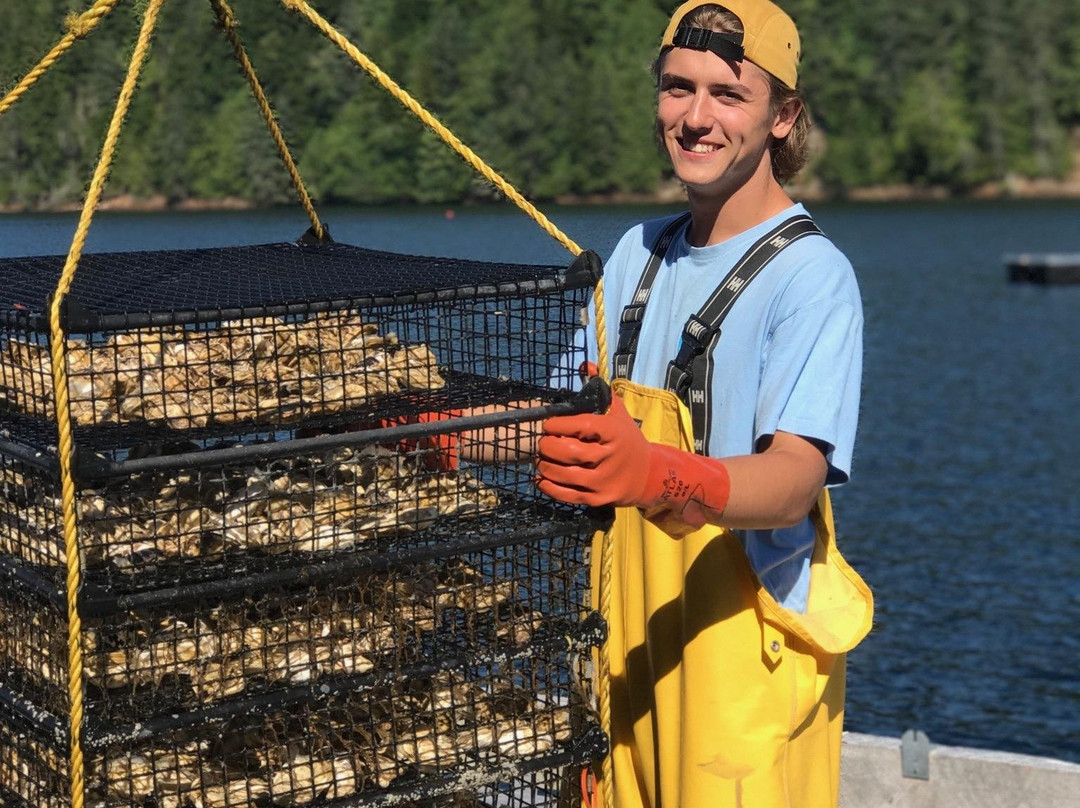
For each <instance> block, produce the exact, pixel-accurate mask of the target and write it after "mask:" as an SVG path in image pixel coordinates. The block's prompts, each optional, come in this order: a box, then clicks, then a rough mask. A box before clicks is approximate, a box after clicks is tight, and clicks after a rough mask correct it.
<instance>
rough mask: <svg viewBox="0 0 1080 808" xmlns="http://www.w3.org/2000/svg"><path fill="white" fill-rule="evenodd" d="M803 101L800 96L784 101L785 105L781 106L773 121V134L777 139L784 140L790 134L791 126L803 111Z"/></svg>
mask: <svg viewBox="0 0 1080 808" xmlns="http://www.w3.org/2000/svg"><path fill="white" fill-rule="evenodd" d="M802 108H803V102H802V101H801V100H800V99H798V98H792V99H790V100H788V101H786V102H785V103H784V106H782V107H780V111H779V112H777V113H776V120H774V121H773V126H772V136H773V137H774V138H776V139H777V140H783V139H784V138H786V137H787V136H788V133H789V132H790V131H791V128H792V127H793V126H795V121H796V120H797V119H798V117H799V113H800V112H802Z"/></svg>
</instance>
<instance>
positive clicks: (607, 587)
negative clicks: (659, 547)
mask: <svg viewBox="0 0 1080 808" xmlns="http://www.w3.org/2000/svg"><path fill="white" fill-rule="evenodd" d="M593 309H594V310H595V312H596V345H597V356H596V364H597V368H598V369H599V371H600V378H601V379H603V380H604V381H606V382H610V381H611V376H610V369H609V366H608V350H607V320H606V318H605V316H604V279H603V278H601V279H600V281H599V282H598V283H597V284H596V290H595V291H594V292H593ZM613 548H614V541H613V539H612V535H611V530H610V529H609V530H605V531H604V535H603V537H602V538H601V540H600V581H599V589H600V591H599V593H598V601H599V604H600V616H601V617H602V618H603V620H604V624H605V625H607V624H608V622H609V617H610V615H611V573H612V566H613V560H612V555H613V553H612V550H613ZM597 667H598V670H597V684H596V690H597V699H598V701H599V705H598V706H599V708H600V727H601V728H602V729H603V730H604V733H605V734H606V735H607V737H608V743H609V744H610V743H611V657H610V649H609V647H608V639H607V638H605V639H604V642H603V644H602V645H601V646H600V653H599V664H598V666H597ZM600 768H601V776H600V778H599V779H600V782H601V783H602V784H603V785H602V787H603V791H604V805H605V806H606V808H614V805H615V788H614V783H615V778H614V771H613V769H612V762H611V749H610V748H609V749H608V753H607V754H606V755H604V758H603V760H602V761H601V762H600Z"/></svg>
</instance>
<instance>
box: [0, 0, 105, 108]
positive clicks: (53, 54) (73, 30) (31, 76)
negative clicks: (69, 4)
mask: <svg viewBox="0 0 1080 808" xmlns="http://www.w3.org/2000/svg"><path fill="white" fill-rule="evenodd" d="M119 2H120V0H97V2H96V3H94V5H93V6H91V7H90V8H89V9H88V10H87V11H85V12H83V13H82V14H75V13H74V12H72V13H71V14H69V15H68V16H67V18H66V19H65V20H64V25H65V26H66V27H67V33H66V34H64V36H63V37H62V38H61V39H60V41H59V42H57V43H56V45H55V46H54V47H53V49H52V50H51V51H49V52H48V53H47V54H46V55H45V57H44V58H43V59H42V60H41V61H40V62H38V63H37V65H36V66H35V67H34V68H33V70H31V71H30V72H29V73H27V74H26V76H25V77H24V78H23V80H22V81H20V82H19V83H18V84H17V85H16V86H15V89H13V90H12V91H11V92H9V93H8V94H7V95H5V96H4V97H3V99H0V115H3V114H4V113H5V112H7V111H8V109H10V108H11V107H12V106H14V105H15V102H16V101H18V100H19V99H20V98H22V96H23V95H24V94H25V93H26V91H27V90H29V89H30V88H31V87H32V86H33V85H34V83H35V82H37V80H38V79H39V78H41V76H42V74H44V73H45V71H46V70H48V69H49V68H50V67H52V66H53V64H55V63H56V61H57V60H58V59H59V58H60V57H61V56H63V54H64V51H66V50H67V49H68V48H70V47H71V46H72V45H73V44H74V43H75V40H76V39H80V38H82V37H84V36H86V35H87V34H89V33H90V32H91V31H93V30H94V28H95V27H96V26H97V24H98V23H99V22H101V21H102V20H103V19H104V18H105V16H106V15H107V14H108V13H109V12H110V11H112V10H113V7H114V6H115V5H116V4H117V3H119Z"/></svg>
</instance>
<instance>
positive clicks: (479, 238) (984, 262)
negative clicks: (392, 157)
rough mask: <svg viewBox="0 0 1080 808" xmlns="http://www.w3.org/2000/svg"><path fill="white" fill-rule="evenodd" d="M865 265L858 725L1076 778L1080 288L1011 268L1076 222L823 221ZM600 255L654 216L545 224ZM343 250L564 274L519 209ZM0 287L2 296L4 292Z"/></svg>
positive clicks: (160, 217)
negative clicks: (1053, 763) (1049, 284)
mask: <svg viewBox="0 0 1080 808" xmlns="http://www.w3.org/2000/svg"><path fill="white" fill-rule="evenodd" d="M811 209H812V212H813V213H814V214H815V215H816V217H817V219H818V221H819V223H820V224H821V225H822V227H823V228H824V229H825V230H826V232H827V233H828V234H829V235H830V236H831V237H832V238H833V240H834V241H835V242H836V243H837V244H838V245H839V246H840V247H841V248H842V249H843V250H844V251H845V252H846V253H847V254H848V256H849V257H850V258H851V259H852V262H853V263H854V264H855V266H856V270H857V272H858V274H859V278H860V283H861V286H862V291H863V298H864V303H865V309H866V367H865V373H864V380H865V385H864V393H863V408H862V416H861V422H860V432H859V441H858V446H857V451H856V461H855V470H854V476H853V479H852V482H851V483H850V484H849V485H848V486H846V487H844V488H842V489H840V490H839V491H838V492H836V507H837V519H838V525H839V532H840V542H841V547H842V548H843V550H844V552H845V554H846V555H847V557H848V559H849V560H851V561H852V562H853V563H854V564H855V566H856V567H857V568H858V569H859V570H860V571H861V572H862V574H863V575H864V577H865V578H866V579H867V581H868V582H869V583H870V585H871V586H872V588H873V589H874V592H875V596H876V598H877V616H876V621H875V628H874V631H873V632H872V633H871V635H870V637H869V638H868V639H867V640H866V642H864V643H863V645H862V646H860V647H859V648H858V649H856V651H854V652H853V653H852V654H851V657H850V673H849V678H848V715H847V726H848V728H849V729H851V730H856V731H860V732H871V733H878V734H885V735H892V736H898V735H900V734H901V733H902V732H903V731H904V730H905V729H907V728H909V727H918V728H920V729H923V730H924V731H926V732H927V734H928V735H929V736H930V738H931V740H932V741H935V742H938V743H947V744H960V745H966V746H974V747H981V748H989V749H1001V750H1008V751H1013V752H1023V753H1029V754H1037V755H1046V756H1051V757H1057V758H1062V759H1067V760H1074V761H1080V630H1078V628H1077V624H1078V622H1080V462H1078V461H1077V459H1076V456H1077V453H1078V449H1077V447H1078V446H1080V327H1078V325H1077V323H1078V320H1080V318H1078V315H1080V286H1077V287H1073V288H1066V287H1059V288H1038V287H1032V286H1016V285H1010V284H1008V283H1007V282H1006V280H1005V270H1004V266H1003V264H1002V256H1003V254H1005V253H1013V252H1029V251H1030V252H1042V251H1063V252H1080V204H1077V203H980V204H969V203H965V204H935V205H932V206H917V205H895V206H881V205H875V206H811ZM548 212H549V214H550V215H551V216H552V218H553V219H554V220H555V221H556V222H557V223H558V224H559V225H560V226H561V227H563V228H564V229H565V230H566V231H567V232H568V233H569V235H570V236H571V237H572V238H574V239H575V240H577V241H578V242H579V243H581V244H582V245H583V246H586V247H591V248H593V249H595V250H597V251H598V252H600V253H601V254H602V255H605V256H606V255H607V254H608V253H609V252H610V251H611V249H612V248H613V246H614V244H615V241H616V240H617V238H618V236H619V235H620V234H621V233H622V232H623V230H625V229H626V227H628V226H629V225H630V224H631V223H633V222H635V221H637V220H639V219H640V218H643V217H646V216H655V215H658V213H659V212H660V211H659V210H658V209H656V208H603V209H601V208H561V209H553V210H550V211H548ZM323 216H324V218H325V220H326V221H327V222H328V224H329V226H330V228H331V231H332V233H333V235H334V237H335V238H337V239H338V240H341V241H347V242H351V243H355V244H362V245H365V246H371V247H377V248H383V249H390V250H398V251H404V252H414V253H426V254H438V255H452V256H465V257H473V258H483V259H493V260H512V261H528V262H555V263H563V262H565V261H566V260H567V259H568V256H567V254H566V253H565V252H564V251H563V250H562V248H561V247H560V246H559V245H558V244H557V243H556V242H554V241H552V240H551V239H550V238H549V237H548V236H547V235H545V234H544V233H542V232H541V231H540V230H539V229H538V228H537V227H536V226H535V225H534V224H533V223H532V222H531V221H530V220H528V219H527V218H526V217H525V216H524V215H522V214H520V213H518V212H517V211H516V210H514V209H512V208H510V207H505V208H503V207H500V208H490V209H488V208H484V209H473V208H467V209H463V210H459V211H457V215H456V216H455V217H454V218H452V219H450V218H448V217H446V216H445V215H444V211H443V210H441V209H440V210H417V209H408V210H377V211H367V210H355V209H330V210H326V211H323ZM307 226H308V223H307V221H306V219H305V217H304V216H303V215H302V214H301V213H298V212H297V211H292V210H290V211H271V212H258V213H249V212H240V213H233V212H230V213H184V214H152V215H108V214H98V215H97V216H96V217H95V220H94V226H93V228H92V229H91V237H90V241H89V243H88V247H87V249H88V250H89V251H101V250H133V249H157V248H185V247H200V246H222V245H228V244H244V243H256V242H267V241H285V240H291V239H293V238H296V237H297V236H299V235H300V234H301V233H302V232H303V231H304V230H305V229H306V228H307ZM74 229H75V217H74V216H73V215H50V216H44V215H33V216H6V217H0V255H28V254H35V253H39V254H40V253H63V252H66V251H67V246H68V243H69V241H70V239H71V237H72V234H73V232H74ZM0 281H2V279H0Z"/></svg>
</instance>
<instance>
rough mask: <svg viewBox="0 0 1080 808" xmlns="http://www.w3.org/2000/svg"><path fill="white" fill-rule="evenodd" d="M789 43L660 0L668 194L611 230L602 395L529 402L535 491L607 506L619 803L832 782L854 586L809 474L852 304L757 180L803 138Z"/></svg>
mask: <svg viewBox="0 0 1080 808" xmlns="http://www.w3.org/2000/svg"><path fill="white" fill-rule="evenodd" d="M799 57H800V42H799V36H798V33H797V31H796V29H795V25H794V23H793V22H792V20H791V19H790V18H789V17H788V16H787V14H785V13H784V12H783V11H782V10H781V9H780V8H778V7H777V6H775V5H773V4H772V3H771V2H768V0H727V2H725V3H724V5H723V6H722V7H721V6H718V5H715V4H708V3H701V2H688V3H684V4H683V5H682V6H681V7H680V8H679V9H677V10H676V12H675V14H674V16H673V17H672V19H671V22H670V24H669V26H668V28H667V30H666V32H665V33H664V37H663V40H662V46H661V50H660V54H659V58H658V60H657V78H658V105H657V131H658V134H659V135H660V138H661V140H662V142H663V144H664V147H665V148H666V150H667V153H668V156H669V157H670V159H671V163H672V167H673V169H674V171H675V175H676V176H677V177H678V178H679V180H681V181H682V183H683V184H684V185H685V186H686V189H687V195H688V197H689V203H690V205H689V206H690V216H689V218H688V220H684V219H683V218H682V217H672V218H668V219H664V220H660V221H652V222H646V223H644V224H642V225H639V226H637V227H635V228H633V229H632V230H630V231H629V232H628V233H627V234H626V235H625V236H624V237H623V239H622V240H621V241H620V243H619V245H618V246H617V247H616V249H615V252H614V254H613V255H612V257H611V259H610V260H609V261H608V263H607V266H606V268H605V274H604V297H605V300H606V304H605V307H604V308H605V311H604V313H603V316H604V318H605V324H606V332H607V339H606V348H607V353H608V356H607V360H608V364H609V367H611V369H612V373H611V375H612V377H613V382H612V389H613V391H614V393H615V396H614V399H613V403H612V406H611V408H610V410H609V411H608V412H607V413H605V414H603V415H580V416H571V417H559V418H551V419H549V420H548V421H546V422H545V424H544V435H543V437H542V438H541V439H540V441H539V445H538V454H539V457H538V460H537V472H538V475H539V483H538V485H539V487H540V489H541V490H542V491H544V492H545V493H546V494H549V495H551V496H553V497H555V498H557V499H560V500H563V501H566V502H572V503H579V504H588V505H594V506H600V505H615V506H618V507H617V508H616V514H617V515H616V521H615V526H614V527H613V528H612V530H613V533H614V536H613V547H614V551H613V558H612V559H611V560H610V567H609V568H608V569H607V570H606V571H604V573H603V574H604V575H606V576H607V579H608V584H607V585H609V586H610V591H611V609H610V613H609V614H608V619H609V640H608V643H609V645H608V648H609V658H610V678H609V682H608V683H607V684H608V686H609V688H610V698H611V710H612V721H611V734H612V751H611V755H612V768H613V775H612V780H613V782H602V781H601V782H599V783H598V785H597V787H598V790H599V791H600V792H601V793H602V792H603V790H604V789H611V790H612V791H613V794H614V804H615V805H617V806H619V808H629V807H636V806H657V807H659V806H665V807H666V808H671V807H673V806H682V807H683V808H689V807H690V806H702V808H705V807H707V808H717V807H718V806H728V805H730V806H736V805H744V806H769V808H772V807H773V806H802V807H806V806H809V807H810V808H814V807H815V806H833V805H836V804H837V802H838V790H839V760H840V731H841V724H842V715H843V700H844V654H845V653H846V652H847V651H848V650H849V649H850V648H852V647H853V646H854V645H855V644H856V643H858V641H859V640H860V639H861V638H862V637H863V636H864V635H865V634H866V632H867V631H868V630H869V627H870V620H871V615H872V610H873V605H872V599H871V596H870V593H869V591H868V589H867V588H866V586H865V584H863V582H862V580H861V579H860V578H859V577H858V575H857V574H856V573H855V572H854V571H852V570H851V569H850V567H848V565H847V564H846V563H845V562H844V560H843V559H842V558H841V557H840V554H839V553H838V552H837V550H836V548H835V545H834V542H833V533H832V518H831V513H830V510H829V504H828V496H827V494H826V493H825V489H824V487H825V486H826V485H831V484H838V483H842V482H845V481H846V480H847V478H848V474H849V471H850V465H851V454H852V446H853V442H854V435H855V425H856V419H857V414H858V400H859V385H860V377H861V361H862V356H861V352H862V308H861V303H860V298H859V292H858V287H857V285H856V282H855V277H854V274H853V272H852V269H851V265H850V264H849V262H848V261H847V260H846V259H845V258H844V256H843V255H842V254H841V253H840V252H839V251H838V250H837V249H836V248H835V247H834V246H833V245H832V244H831V243H830V242H829V241H828V240H827V239H826V238H824V237H823V236H822V235H821V234H820V233H819V232H818V231H817V229H816V228H815V227H814V226H813V223H812V222H811V221H810V220H809V217H808V216H807V214H806V211H805V210H804V209H803V208H802V206H801V205H795V204H794V203H793V202H792V200H791V199H790V198H789V197H788V195H787V194H786V193H785V191H784V189H783V187H782V186H781V182H782V181H783V180H786V179H788V178H789V177H790V175H791V174H793V173H794V171H796V170H797V169H798V168H799V166H800V165H801V164H802V162H804V159H805V151H804V149H805V134H806V131H807V127H808V124H807V119H806V113H805V111H804V109H803V104H802V102H801V101H800V99H799V96H798V93H797V76H798V63H799ZM735 270H738V271H737V273H736V274H734V275H729V273H730V272H733V271H735ZM585 349H586V350H587V352H588V356H589V358H593V359H595V358H596V357H597V355H598V352H599V347H598V344H597V333H596V331H595V329H594V328H592V327H590V328H589V329H588V334H587V339H586V346H585ZM598 559H599V552H598V551H595V552H594V561H595V562H597V563H594V567H595V570H594V578H593V580H594V592H595V591H596V590H597V589H598V588H599V584H600V579H599V576H600V575H601V571H600V566H601V565H600V563H599V562H598ZM595 804H601V805H602V804H604V803H603V802H602V801H601V800H599V799H597V800H596V801H595Z"/></svg>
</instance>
